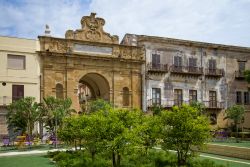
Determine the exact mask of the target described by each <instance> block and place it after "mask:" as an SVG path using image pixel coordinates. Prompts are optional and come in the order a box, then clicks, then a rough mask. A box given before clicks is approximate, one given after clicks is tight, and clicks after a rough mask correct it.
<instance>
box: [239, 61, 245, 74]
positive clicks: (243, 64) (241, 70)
mask: <svg viewBox="0 0 250 167" xmlns="http://www.w3.org/2000/svg"><path fill="white" fill-rule="evenodd" d="M238 64H239V72H242V73H243V72H244V71H245V68H246V62H244V61H239V62H238Z"/></svg>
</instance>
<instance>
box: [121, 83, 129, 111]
mask: <svg viewBox="0 0 250 167" xmlns="http://www.w3.org/2000/svg"><path fill="white" fill-rule="evenodd" d="M122 93H123V106H129V89H128V88H127V87H124V88H123V92H122Z"/></svg>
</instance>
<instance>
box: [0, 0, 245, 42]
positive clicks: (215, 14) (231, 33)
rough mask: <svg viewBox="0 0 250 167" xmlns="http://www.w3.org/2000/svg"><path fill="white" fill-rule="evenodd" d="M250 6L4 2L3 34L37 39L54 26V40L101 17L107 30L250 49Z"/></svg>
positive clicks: (147, 0)
mask: <svg viewBox="0 0 250 167" xmlns="http://www.w3.org/2000/svg"><path fill="white" fill-rule="evenodd" d="M249 9H250V0H237V1H235V0H219V1H218V0H188V1H187V0H92V1H89V0H72V1H70V0H47V1H40V0H23V1H21V2H20V1H19V3H6V2H4V1H3V0H0V10H1V12H0V20H1V24H0V34H1V35H14V36H19V37H31V38H36V36H37V35H42V34H43V33H44V25H45V24H49V25H50V27H51V30H52V34H53V35H54V36H59V37H64V33H65V31H66V30H67V29H73V30H75V29H78V28H80V26H81V25H80V19H81V17H82V16H83V15H89V14H90V12H96V13H97V17H102V18H104V19H105V20H106V25H105V27H104V29H105V30H106V31H107V32H108V33H111V34H116V35H119V36H120V39H121V38H122V37H123V35H124V34H125V33H135V34H143V35H153V36H163V37H172V38H180V39H187V40H197V41H205V42H213V43H222V44H232V45H242V46H250V32H249V30H250V17H249V16H250V10H249Z"/></svg>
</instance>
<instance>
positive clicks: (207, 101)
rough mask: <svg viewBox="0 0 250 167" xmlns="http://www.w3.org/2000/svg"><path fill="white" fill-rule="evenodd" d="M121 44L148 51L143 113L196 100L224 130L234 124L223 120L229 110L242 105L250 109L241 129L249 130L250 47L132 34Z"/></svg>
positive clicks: (212, 120) (214, 123)
mask: <svg viewBox="0 0 250 167" xmlns="http://www.w3.org/2000/svg"><path fill="white" fill-rule="evenodd" d="M122 43H123V44H127V45H133V46H141V47H144V48H145V59H146V63H145V67H144V70H143V75H144V76H145V84H144V85H143V88H142V89H143V90H144V91H143V92H144V94H143V96H142V97H145V98H144V100H143V106H144V110H150V108H152V107H153V106H154V105H160V106H162V107H164V108H171V107H172V106H174V105H177V106H179V105H182V104H190V102H192V101H198V102H201V103H203V104H204V105H205V107H206V114H207V115H209V116H210V120H211V124H212V125H213V127H214V128H224V127H227V126H229V125H230V124H231V122H228V120H224V117H225V116H226V115H225V110H226V109H227V108H228V107H230V106H232V105H234V104H240V105H244V107H245V108H246V114H245V121H244V123H242V127H246V128H250V122H249V121H248V120H249V118H250V101H249V97H250V96H249V84H248V83H247V82H246V81H245V80H244V75H243V72H244V71H245V70H246V69H250V48H245V47H236V46H226V45H219V44H211V43H203V42H195V41H187V40H178V39H171V38H163V37H153V36H144V35H133V34H127V35H125V37H124V39H123V41H122Z"/></svg>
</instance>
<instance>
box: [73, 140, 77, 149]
mask: <svg viewBox="0 0 250 167" xmlns="http://www.w3.org/2000/svg"><path fill="white" fill-rule="evenodd" d="M74 144H75V151H77V145H76V140H74Z"/></svg>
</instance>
